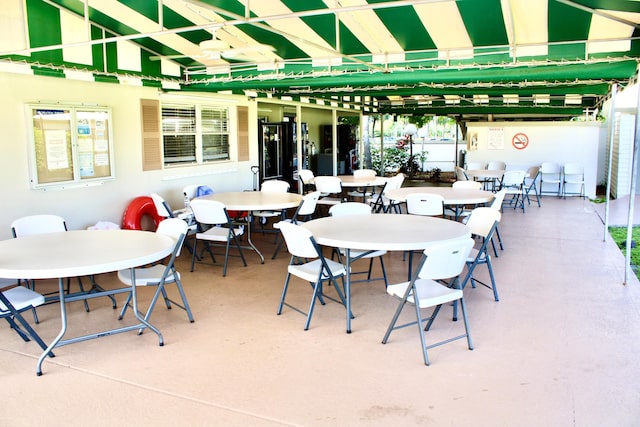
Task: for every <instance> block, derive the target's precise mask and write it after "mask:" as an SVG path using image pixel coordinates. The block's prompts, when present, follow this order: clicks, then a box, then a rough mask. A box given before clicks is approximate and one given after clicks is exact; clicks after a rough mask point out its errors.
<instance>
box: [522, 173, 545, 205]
mask: <svg viewBox="0 0 640 427" xmlns="http://www.w3.org/2000/svg"><path fill="white" fill-rule="evenodd" d="M539 175H540V166H531V167H530V168H529V169H527V174H526V175H525V177H524V183H523V184H522V186H523V188H524V197H525V198H526V199H527V203H528V204H529V205H531V197H532V196H531V191H533V196H535V197H536V202H538V207H540V206H541V204H540V194H539V193H538V185H537V183H536V182H537V181H538V176H539Z"/></svg>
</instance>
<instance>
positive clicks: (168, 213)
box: [150, 185, 200, 253]
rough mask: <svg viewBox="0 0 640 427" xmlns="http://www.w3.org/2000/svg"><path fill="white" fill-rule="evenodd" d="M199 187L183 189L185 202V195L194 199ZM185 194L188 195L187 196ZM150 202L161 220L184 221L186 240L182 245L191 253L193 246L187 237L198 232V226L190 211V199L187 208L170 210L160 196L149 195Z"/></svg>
mask: <svg viewBox="0 0 640 427" xmlns="http://www.w3.org/2000/svg"><path fill="white" fill-rule="evenodd" d="M198 187H200V186H199V185H191V186H188V187H185V188H184V189H183V190H182V192H183V195H184V196H185V200H186V197H187V195H191V194H193V196H194V197H195V194H196V190H197V189H198ZM187 192H188V193H189V194H187ZM150 196H151V200H153V205H154V206H155V207H156V212H157V213H158V216H161V217H163V218H179V219H180V220H181V221H184V222H185V223H186V224H187V238H185V239H184V243H183V244H184V245H185V246H186V247H187V250H188V251H189V252H191V253H193V246H192V245H191V243H190V241H189V237H193V236H194V235H195V234H196V232H197V231H198V230H197V228H198V224H197V223H196V220H195V217H194V215H193V211H192V210H191V199H192V198H193V197H191V199H189V206H185V207H184V208H180V209H176V210H172V209H171V206H169V203H167V201H166V200H165V199H164V198H163V197H162V196H160V195H159V194H158V193H151V194H150Z"/></svg>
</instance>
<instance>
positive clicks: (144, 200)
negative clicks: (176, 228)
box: [122, 196, 164, 231]
mask: <svg viewBox="0 0 640 427" xmlns="http://www.w3.org/2000/svg"><path fill="white" fill-rule="evenodd" d="M145 215H148V216H149V217H150V218H151V220H152V221H153V223H154V225H155V228H158V224H160V221H162V220H163V219H164V218H163V217H161V216H160V215H158V211H157V210H156V206H155V205H154V204H153V199H152V198H151V197H149V196H140V197H136V198H135V199H133V200H132V201H131V203H129V206H127V209H125V211H124V216H123V217H122V228H123V229H125V230H142V229H143V228H142V217H143V216H145ZM155 228H154V229H153V230H149V231H155Z"/></svg>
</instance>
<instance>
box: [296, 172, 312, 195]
mask: <svg viewBox="0 0 640 427" xmlns="http://www.w3.org/2000/svg"><path fill="white" fill-rule="evenodd" d="M314 178H315V175H314V174H313V172H312V171H310V170H309V169H300V170H299V171H298V180H299V181H300V188H301V189H302V194H307V193H309V192H311V191H313V189H314V187H315V184H314V183H313V179H314Z"/></svg>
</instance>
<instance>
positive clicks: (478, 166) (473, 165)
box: [467, 162, 487, 170]
mask: <svg viewBox="0 0 640 427" xmlns="http://www.w3.org/2000/svg"><path fill="white" fill-rule="evenodd" d="M486 166H487V165H486V163H483V162H469V163H467V170H482V169H484V168H485V167H486Z"/></svg>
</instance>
